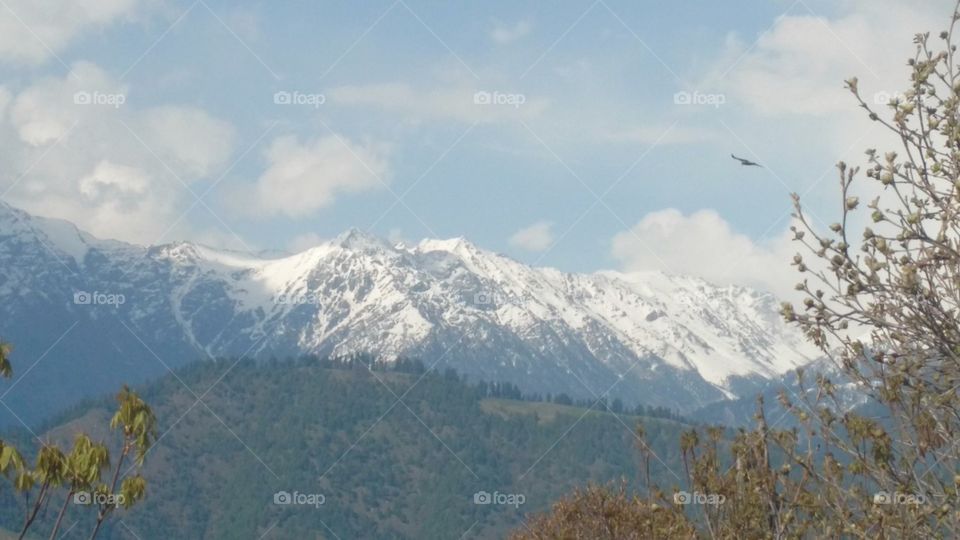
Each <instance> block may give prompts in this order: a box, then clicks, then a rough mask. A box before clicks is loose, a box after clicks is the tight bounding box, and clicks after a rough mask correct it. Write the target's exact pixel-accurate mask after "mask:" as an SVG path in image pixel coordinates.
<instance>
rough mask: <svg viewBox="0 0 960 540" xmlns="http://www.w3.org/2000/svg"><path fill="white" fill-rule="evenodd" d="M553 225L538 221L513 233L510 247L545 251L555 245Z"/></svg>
mask: <svg viewBox="0 0 960 540" xmlns="http://www.w3.org/2000/svg"><path fill="white" fill-rule="evenodd" d="M553 239H554V235H553V223H550V222H548V221H538V222H536V223H534V224H533V225H530V226H529V227H524V228H523V229H520V230H519V231H517V232H515V233H513V235H512V236H511V237H510V240H509V242H510V245H511V246H513V247H515V248H519V249H523V250H526V251H544V250H545V249H547V248H549V247H550V246H551V245H553Z"/></svg>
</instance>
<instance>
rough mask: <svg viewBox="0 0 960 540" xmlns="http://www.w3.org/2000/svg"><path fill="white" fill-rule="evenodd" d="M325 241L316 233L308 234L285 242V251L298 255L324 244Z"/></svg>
mask: <svg viewBox="0 0 960 540" xmlns="http://www.w3.org/2000/svg"><path fill="white" fill-rule="evenodd" d="M324 242H325V239H324V238H323V237H322V236H320V235H319V234H317V233H313V232H308V233H303V234H299V235H297V236H294V237H293V238H292V239H291V240H290V241H289V242H287V249H289V250H290V251H291V252H293V253H300V252H302V251H306V250H308V249H310V248H312V247H317V246H319V245H320V244H322V243H324Z"/></svg>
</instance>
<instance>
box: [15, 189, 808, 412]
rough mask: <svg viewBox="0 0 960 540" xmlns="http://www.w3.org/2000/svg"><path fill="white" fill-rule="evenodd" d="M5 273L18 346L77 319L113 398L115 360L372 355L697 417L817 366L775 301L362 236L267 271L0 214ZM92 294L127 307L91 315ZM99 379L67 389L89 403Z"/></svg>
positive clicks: (253, 260) (251, 261)
mask: <svg viewBox="0 0 960 540" xmlns="http://www.w3.org/2000/svg"><path fill="white" fill-rule="evenodd" d="M0 262H2V266H0V268H2V270H0V298H3V300H4V307H3V308H0V309H3V311H4V313H5V315H7V316H8V319H9V320H13V319H16V320H19V321H24V324H22V325H19V326H17V325H15V326H16V329H15V330H16V331H15V332H14V333H9V332H7V331H4V332H5V333H4V337H5V338H7V339H9V340H11V341H13V342H15V343H16V342H19V341H23V342H25V343H28V349H30V348H31V347H33V346H34V345H33V344H34V343H37V344H40V343H43V342H44V341H46V340H48V341H46V346H47V347H49V345H50V343H51V342H52V341H53V340H54V339H55V338H56V333H57V330H56V329H49V328H47V327H48V326H50V324H49V320H50V318H51V316H52V315H53V314H55V315H56V318H58V319H63V320H64V322H67V321H70V320H80V321H81V322H83V324H81V325H78V326H79V328H80V330H75V332H79V333H81V334H83V337H84V339H85V340H86V341H85V343H86V344H87V346H88V347H90V346H91V344H92V347H91V348H92V349H93V350H94V351H95V352H97V353H98V354H96V355H93V357H92V358H91V359H90V360H89V365H85V366H83V369H82V370H80V371H81V372H82V373H84V374H86V373H87V372H89V373H90V375H89V377H90V378H92V379H94V380H96V381H98V383H104V384H103V385H104V386H106V383H107V382H111V383H114V382H115V383H116V384H119V381H113V380H112V375H114V374H113V373H109V372H108V373H104V371H103V369H102V366H100V365H98V362H103V360H102V359H98V358H102V357H103V356H106V355H109V354H116V353H117V351H122V352H123V354H126V355H129V356H130V362H132V364H130V365H131V366H133V367H131V369H128V370H126V371H124V370H120V371H119V372H118V376H119V374H122V373H126V374H127V375H130V374H131V373H133V374H134V375H135V377H134V378H136V376H144V377H145V376H149V375H153V374H157V373H159V372H162V370H161V369H160V368H162V367H163V366H162V364H167V365H178V364H182V363H184V362H186V361H189V360H192V359H194V358H198V357H222V356H240V355H248V356H254V357H258V358H267V357H272V356H277V357H282V356H294V355H301V354H319V355H324V354H346V353H352V352H368V353H373V354H377V355H382V356H385V357H388V358H395V357H397V356H415V357H419V358H421V359H423V361H424V362H425V363H426V364H427V365H428V366H429V365H434V364H435V365H436V366H437V367H445V366H450V367H454V368H456V369H457V370H458V371H460V372H461V373H464V374H466V375H468V376H470V377H471V378H474V379H479V378H483V379H487V380H506V381H510V382H513V383H515V384H518V385H519V386H521V387H522V388H524V389H526V390H528V391H539V392H543V393H546V392H552V393H559V392H565V393H568V394H570V395H572V396H580V397H588V398H592V397H595V396H606V397H608V398H610V399H613V398H615V397H619V398H621V399H624V400H625V401H627V402H643V403H650V404H656V405H665V406H670V407H675V408H679V409H681V410H692V409H693V408H696V407H699V406H702V405H705V404H706V403H709V402H712V401H715V400H718V399H733V398H737V397H739V396H738V393H739V392H741V391H742V389H743V388H745V386H743V385H744V384H745V383H744V381H762V380H769V379H773V378H777V377H779V376H780V375H782V374H783V373H784V372H786V371H788V370H790V369H792V368H794V367H796V366H798V365H803V364H806V363H808V362H810V361H811V359H813V358H815V357H816V352H815V350H814V349H813V348H812V347H811V346H809V345H807V344H806V343H805V342H804V340H803V339H802V337H801V336H800V335H799V333H798V332H796V331H795V330H793V329H791V328H788V327H787V326H785V325H784V323H782V322H781V319H780V317H779V315H778V302H777V301H776V300H775V299H774V298H773V297H772V296H770V295H768V294H764V293H760V292H757V291H754V290H750V289H747V288H744V287H735V286H728V287H718V286H714V285H711V284H709V283H707V282H705V281H703V280H700V279H697V278H691V277H684V276H671V275H667V274H663V273H659V272H647V273H632V274H623V273H618V272H598V273H594V274H570V273H564V272H561V271H558V270H555V269H551V268H532V267H529V266H526V265H524V264H522V263H519V262H517V261H515V260H512V259H510V258H508V257H505V256H502V255H498V254H495V253H491V252H488V251H485V250H482V249H480V248H478V247H476V246H474V245H473V244H471V243H470V242H468V241H467V240H465V239H462V238H456V239H450V240H423V241H421V242H420V243H418V244H416V245H414V246H409V247H407V246H403V245H391V244H390V243H388V242H386V241H384V240H382V239H380V238H377V237H375V236H371V235H368V234H365V233H363V232H360V231H357V230H350V231H347V232H346V233H344V234H342V235H341V236H339V237H337V238H336V239H334V240H331V241H329V242H326V243H324V244H321V245H318V246H316V247H313V248H311V249H308V250H306V251H303V252H301V253H297V254H293V255H288V256H277V257H273V258H266V257H262V256H259V255H254V254H246V253H240V252H232V251H224V250H217V249H212V248H209V247H205V246H201V245H197V244H193V243H189V242H177V243H173V244H166V245H161V246H153V247H149V248H146V247H139V246H132V245H129V244H124V243H120V242H112V241H104V240H98V239H95V238H93V237H91V236H90V235H87V234H86V233H83V232H82V231H79V230H77V229H76V227H73V226H72V225H71V224H69V223H67V222H63V221H59V220H47V219H42V218H36V217H32V216H29V215H28V214H26V213H24V212H21V211H19V210H16V209H13V208H10V207H9V206H6V205H2V206H0ZM27 290H31V291H44V294H43V301H40V302H38V301H35V300H31V301H23V298H22V296H23V295H22V292H23V291H27ZM77 291H101V292H108V293H110V294H119V295H123V297H124V299H125V301H124V303H122V304H121V305H114V306H110V307H106V306H90V305H77V304H75V303H74V296H73V295H74V293H76V292H77ZM16 298H20V300H19V301H17V300H16ZM91 308H94V309H91ZM105 325H113V326H111V327H110V329H109V330H108V331H106V330H104V327H105ZM88 332H96V333H97V334H96V335H94V334H89V333H88ZM47 334H52V335H47ZM130 338H134V339H133V340H132V341H131V339H130ZM138 342H139V344H138ZM42 350H43V349H42V348H40V349H39V350H38V352H37V354H40V353H42ZM29 352H31V353H33V352H34V351H32V350H30V351H29ZM69 353H70V351H68V350H61V349H60V348H54V349H53V350H52V351H51V352H50V353H49V355H50V356H52V357H53V360H50V361H46V360H45V361H44V362H43V363H39V365H38V369H42V368H43V366H45V365H47V366H51V367H56V366H59V367H60V368H62V369H66V370H67V371H68V372H69V370H73V371H74V372H77V371H78V370H79V367H78V366H77V365H76V364H75V363H69V362H67V363H65V362H63V361H58V360H57V358H59V356H58V355H66V354H69ZM157 356H160V357H161V358H160V359H162V360H163V362H162V363H160V362H157V360H158V358H157ZM158 365H160V367H158ZM86 376H87V375H83V376H80V377H79V379H78V378H77V377H76V376H75V374H74V376H73V377H67V379H70V380H71V384H74V386H76V388H74V390H76V392H74V393H79V394H82V393H84V392H85V391H86V387H84V386H83V384H82V380H83V379H84V377H86ZM116 384H114V385H113V386H115V385H116ZM746 387H749V385H747V386H746ZM28 401H29V400H28Z"/></svg>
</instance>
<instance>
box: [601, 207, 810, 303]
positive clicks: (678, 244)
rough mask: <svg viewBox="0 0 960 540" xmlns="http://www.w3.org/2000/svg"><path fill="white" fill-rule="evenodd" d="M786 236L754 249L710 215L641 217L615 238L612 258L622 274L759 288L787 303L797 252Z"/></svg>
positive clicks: (660, 213)
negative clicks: (692, 278) (645, 272)
mask: <svg viewBox="0 0 960 540" xmlns="http://www.w3.org/2000/svg"><path fill="white" fill-rule="evenodd" d="M791 238H792V233H790V232H789V231H784V232H781V233H779V234H778V235H777V236H776V237H774V238H772V239H770V240H769V241H768V242H765V243H757V242H755V241H753V240H752V239H750V238H749V237H747V236H745V235H743V234H739V233H737V232H736V231H734V230H733V228H732V227H731V226H730V224H729V223H727V222H726V221H725V220H724V219H723V218H722V217H720V215H719V214H717V213H716V212H715V211H713V210H700V211H698V212H694V213H693V214H690V215H689V216H685V215H683V214H682V213H681V212H680V211H679V210H676V209H673V208H669V209H666V210H660V211H657V212H653V213H650V214H647V215H646V216H644V218H643V219H641V220H640V222H639V223H637V224H636V225H635V226H633V227H632V228H631V229H630V230H627V231H623V232H620V233H618V234H617V235H616V236H614V237H613V241H612V254H613V256H614V258H616V259H617V260H619V261H620V262H621V264H622V268H623V269H624V270H626V271H639V270H661V271H664V272H668V273H674V274H681V275H692V276H698V277H702V278H704V279H706V280H708V281H711V282H714V283H718V284H723V285H728V284H739V285H748V286H752V287H757V288H761V289H764V290H767V291H770V292H773V293H774V294H777V295H778V296H780V297H782V298H789V297H790V296H791V294H792V291H793V286H794V284H795V283H796V281H797V280H798V279H797V278H798V275H799V274H798V273H797V271H796V270H795V269H794V268H793V267H792V266H790V262H791V260H792V257H793V254H795V253H796V252H797V251H798V250H797V247H796V246H795V245H793V242H792V240H791Z"/></svg>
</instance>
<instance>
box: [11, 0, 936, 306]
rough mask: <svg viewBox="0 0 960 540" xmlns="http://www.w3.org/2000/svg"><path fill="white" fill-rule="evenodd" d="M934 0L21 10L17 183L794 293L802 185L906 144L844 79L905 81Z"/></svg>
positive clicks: (14, 66) (230, 242) (124, 232)
mask: <svg viewBox="0 0 960 540" xmlns="http://www.w3.org/2000/svg"><path fill="white" fill-rule="evenodd" d="M924 5H925V8H924V9H922V10H920V9H918V8H916V7H914V6H913V5H912V3H911V2H905V1H903V2H900V1H893V0H882V1H875V2H868V1H866V0H843V1H840V2H826V1H818V0H797V1H788V0H784V1H780V0H772V1H767V2H740V3H737V5H736V7H733V8H732V7H730V4H729V3H723V2H708V1H702V2H693V1H691V2H623V1H616V0H602V1H597V2H549V3H547V2H469V3H465V2H456V3H439V2H418V1H415V0H402V1H400V0H398V1H396V2H391V1H386V2H292V1H291V2H226V1H216V0H202V1H198V2H193V1H185V2H179V1H164V0H102V1H100V2H97V3H89V2H82V1H79V0H68V1H64V2H39V3H36V5H35V3H34V2H32V1H30V0H6V2H5V5H4V6H2V7H0V36H3V37H0V73H2V83H0V143H2V144H3V146H4V147H5V148H6V149H5V150H3V151H2V152H4V156H3V158H4V159H3V165H0V190H2V191H3V198H4V199H5V200H8V201H9V202H11V203H12V204H15V205H17V206H21V207H23V208H25V209H27V210H29V211H31V212H34V213H37V214H41V215H47V216H54V217H62V218H65V219H70V220H72V221H75V222H77V223H78V225H80V226H81V227H83V228H86V229H88V230H90V231H91V232H94V233H95V234H97V235H100V236H107V237H119V238H122V239H125V240H129V241H134V242H138V243H143V244H153V243H163V242H169V241H172V240H177V239H193V240H197V241H201V242H205V243H208V244H213V245H219V246H225V247H232V248H240V249H247V248H249V249H299V248H304V247H307V246H309V245H311V244H314V243H317V242H319V241H322V240H323V239H328V238H331V237H333V236H335V235H337V234H338V233H340V232H342V231H343V230H345V229H346V228H348V227H357V228H360V229H369V230H371V231H372V232H374V233H375V234H378V235H380V236H383V237H389V238H391V239H394V240H398V241H399V240H404V241H407V242H411V241H416V240H419V239H420V238H424V237H453V236H464V237H467V238H469V239H470V240H471V241H473V242H474V243H476V244H478V245H480V246H481V247H484V248H487V249H491V250H495V251H500V252H504V253H507V254H509V255H511V256H513V257H515V258H517V259H519V260H521V261H525V262H528V263H535V264H539V265H550V266H555V267H558V268H561V269H564V270H571V271H592V270H597V269H604V268H619V269H623V270H640V269H661V270H666V271H673V272H679V273H692V274H698V275H703V276H704V277H707V278H708V279H712V280H714V281H718V282H733V283H744V284H749V285H756V286H761V287H765V288H768V289H770V290H775V291H779V290H780V289H781V288H782V283H780V282H779V281H775V280H772V279H768V278H767V274H771V273H772V272H771V271H770V270H771V268H772V267H773V266H776V265H779V264H780V262H779V261H782V260H784V258H785V257H787V256H788V255H789V254H790V253H792V251H791V249H792V248H790V247H789V245H787V244H786V243H785V241H784V240H783V239H784V236H785V231H786V229H787V227H788V225H789V217H788V214H789V210H790V201H789V196H788V195H789V193H790V192H791V191H797V192H801V193H804V194H805V195H804V198H805V200H807V201H809V204H810V205H811V209H812V210H813V212H814V213H815V214H816V215H817V216H821V215H822V216H823V221H829V216H830V214H831V212H832V207H831V206H830V204H831V203H834V201H835V197H834V195H835V192H834V190H833V188H834V186H835V185H836V182H835V181H834V174H833V169H832V166H833V165H834V163H836V161H837V160H838V159H841V158H845V159H848V160H850V161H857V160H858V159H859V157H860V156H862V150H863V149H864V148H866V147H867V146H870V145H873V144H884V143H886V141H885V140H884V139H882V137H881V135H880V134H879V133H876V130H875V129H874V126H873V125H872V124H871V123H869V122H867V121H866V120H865V119H863V118H862V115H860V114H859V113H858V111H857V110H856V108H855V106H854V104H853V101H852V98H851V97H850V96H849V95H848V94H846V93H845V92H844V91H843V89H842V81H843V79H844V78H846V77H848V76H851V75H858V76H859V77H860V79H861V81H863V86H865V87H866V88H867V89H868V90H867V92H869V94H870V95H874V94H877V95H883V93H884V92H886V93H893V92H895V91H897V90H899V89H901V88H903V87H904V86H905V82H906V79H905V73H906V71H905V69H904V67H903V65H904V60H905V59H906V57H907V56H909V55H910V54H911V51H912V45H911V42H910V41H911V37H912V34H913V33H915V32H917V31H922V30H932V31H934V33H936V32H937V31H939V30H940V29H941V27H942V26H943V25H944V24H946V16H947V15H948V14H949V12H950V5H949V3H947V2H939V1H937V2H929V3H925V4H924ZM278 92H279V93H286V94H280V95H281V96H283V95H290V96H291V99H292V100H297V99H299V100H301V101H303V102H304V103H302V104H283V103H276V102H275V101H276V99H275V96H276V95H277V93H278ZM478 92H481V93H486V94H481V98H480V99H481V101H482V100H483V97H482V96H486V95H489V96H491V97H492V100H500V101H503V102H504V103H489V104H485V103H477V102H476V99H477V96H476V94H477V93H478ZM678 92H679V93H685V94H682V96H691V101H694V102H695V103H692V104H682V103H680V104H678V103H677V102H676V101H677V98H676V95H677V93H678ZM78 94H81V95H88V96H92V98H91V101H92V103H87V102H83V100H82V99H81V100H80V101H81V102H78V101H77V95H78ZM111 96H113V98H112V101H111ZM117 96H122V98H121V101H122V103H120V104H117V103H116V102H117ZM878 99H880V98H878ZM680 100H681V101H682V100H683V98H682V97H681V98H680ZM280 101H282V97H281V98H280ZM318 101H322V103H318V104H316V105H314V103H316V102H318ZM697 101H699V102H700V103H699V104H698V103H696V102H697ZM730 153H735V154H737V155H739V156H743V157H747V158H750V159H754V160H756V161H759V162H761V163H763V164H764V165H766V166H767V167H766V168H765V169H756V168H744V167H741V166H739V165H738V164H737V163H736V162H734V161H733V160H731V159H730V158H729V154H730ZM198 197H199V198H200V201H199V202H197V201H198Z"/></svg>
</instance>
